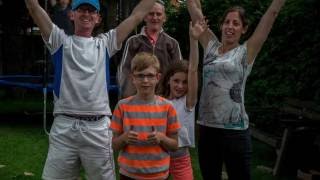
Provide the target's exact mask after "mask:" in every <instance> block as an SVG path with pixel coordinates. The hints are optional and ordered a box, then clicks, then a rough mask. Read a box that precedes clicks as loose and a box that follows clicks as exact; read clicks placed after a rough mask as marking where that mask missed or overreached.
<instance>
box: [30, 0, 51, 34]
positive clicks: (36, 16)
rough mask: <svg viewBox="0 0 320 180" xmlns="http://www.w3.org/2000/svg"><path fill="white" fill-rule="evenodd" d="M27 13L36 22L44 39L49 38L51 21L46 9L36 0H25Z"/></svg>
mask: <svg viewBox="0 0 320 180" xmlns="http://www.w3.org/2000/svg"><path fill="white" fill-rule="evenodd" d="M25 3H26V6H27V9H28V11H29V14H30V15H31V17H32V19H33V21H34V22H35V23H36V24H37V26H38V27H39V29H40V32H41V34H42V36H43V37H44V39H45V40H49V36H50V33H51V30H52V21H51V19H50V17H49V15H48V14H47V13H46V11H45V10H44V9H43V8H42V7H41V6H40V4H39V2H38V0H25Z"/></svg>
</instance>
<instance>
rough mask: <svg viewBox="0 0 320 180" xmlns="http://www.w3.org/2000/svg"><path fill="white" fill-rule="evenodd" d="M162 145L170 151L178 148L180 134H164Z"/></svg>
mask: <svg viewBox="0 0 320 180" xmlns="http://www.w3.org/2000/svg"><path fill="white" fill-rule="evenodd" d="M160 145H161V146H162V147H163V148H165V149H167V150H168V151H176V150H177V149H178V135H171V136H169V137H168V136H164V137H163V138H162V140H161V141H160Z"/></svg>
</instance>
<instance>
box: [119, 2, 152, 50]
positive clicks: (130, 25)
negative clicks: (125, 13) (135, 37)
mask: <svg viewBox="0 0 320 180" xmlns="http://www.w3.org/2000/svg"><path fill="white" fill-rule="evenodd" d="M154 3H155V0H141V1H140V3H139V4H138V5H137V6H136V7H135V8H134V9H133V11H132V13H131V15H130V16H129V17H128V18H127V19H125V20H124V21H123V22H121V23H120V24H119V26H118V27H117V28H116V30H117V46H118V47H119V46H120V45H121V43H122V42H123V41H124V40H125V39H126V38H127V36H128V35H129V33H130V32H131V31H133V29H134V28H135V27H136V26H137V25H138V24H139V23H140V22H142V20H143V18H144V16H145V15H146V14H147V13H148V12H149V11H150V10H151V8H152V7H153V5H154Z"/></svg>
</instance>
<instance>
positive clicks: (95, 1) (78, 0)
mask: <svg viewBox="0 0 320 180" xmlns="http://www.w3.org/2000/svg"><path fill="white" fill-rule="evenodd" d="M82 4H90V5H91V6H93V7H94V8H96V9H97V10H98V11H100V2H99V0H73V1H72V5H71V6H72V10H75V9H77V8H78V7H79V6H80V5H82Z"/></svg>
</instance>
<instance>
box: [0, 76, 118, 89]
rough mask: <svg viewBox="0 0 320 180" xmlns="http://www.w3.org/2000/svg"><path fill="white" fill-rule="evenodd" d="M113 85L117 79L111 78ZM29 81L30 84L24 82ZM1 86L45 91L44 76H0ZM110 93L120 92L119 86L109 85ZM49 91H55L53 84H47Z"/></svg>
mask: <svg viewBox="0 0 320 180" xmlns="http://www.w3.org/2000/svg"><path fill="white" fill-rule="evenodd" d="M110 79H111V81H109V83H111V82H112V81H113V82H115V77H111V78H110ZM22 80H25V81H29V82H24V81H22ZM32 80H37V81H38V82H37V83H36V82H30V81H32ZM0 86H16V87H22V88H28V89H34V90H39V91H42V90H43V83H42V76H34V75H6V76H0ZM107 87H108V91H109V92H110V91H112V92H118V86H117V85H116V84H108V85H107ZM47 91H48V92H52V91H53V84H52V83H48V84H47Z"/></svg>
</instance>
